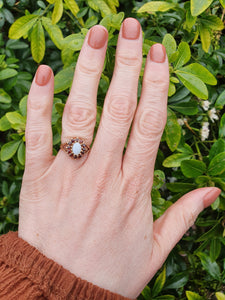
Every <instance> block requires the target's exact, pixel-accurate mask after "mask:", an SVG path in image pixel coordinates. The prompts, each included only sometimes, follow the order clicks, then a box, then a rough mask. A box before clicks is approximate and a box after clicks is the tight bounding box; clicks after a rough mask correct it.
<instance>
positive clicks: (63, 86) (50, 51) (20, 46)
mask: <svg viewBox="0 0 225 300" xmlns="http://www.w3.org/2000/svg"><path fill="white" fill-rule="evenodd" d="M224 14H225V0H220V1H217V0H191V1H190V2H189V1H183V0H169V1H150V2H147V1H126V0H120V1H118V0H87V1H83V0H77V1H76V2H75V1H74V0H64V1H63V0H48V1H34V0H21V1H17V2H16V1H15V0H5V1H2V0H0V29H1V32H0V46H1V48H0V108H1V112H0V114H1V115H0V134H1V141H0V143H1V153H0V158H1V161H0V166H1V171H2V172H1V184H0V185H1V186H0V190H1V195H0V208H1V211H0V233H6V232H7V231H9V230H16V229H17V225H18V198H19V190H20V185H21V179H22V174H23V169H24V162H25V137H24V131H25V124H26V101H27V94H28V91H29V87H30V85H31V81H32V77H33V75H34V73H35V71H36V69H37V66H38V64H39V63H46V64H48V65H50V66H51V67H52V69H53V70H54V72H55V98H54V106H53V112H52V128H53V133H54V137H53V144H54V153H57V151H58V149H59V143H60V134H61V118H62V113H63V108H64V104H65V101H66V97H67V95H68V92H69V88H70V86H71V82H72V78H73V72H74V68H75V65H76V61H77V58H78V54H79V50H80V49H81V47H82V43H83V40H84V37H85V35H86V33H87V31H88V29H89V28H90V27H91V26H93V25H95V24H101V25H103V26H105V27H106V28H107V29H108V31H109V43H108V49H107V54H106V60H105V66H104V71H103V73H102V76H101V80H100V86H99V90H98V107H97V110H98V115H97V124H96V128H97V126H98V123H99V119H100V115H101V111H102V105H103V101H104V96H105V94H106V91H107V89H108V86H109V82H110V79H111V76H112V72H113V66H114V57H115V47H116V43H117V37H118V30H119V29H120V26H121V23H122V21H123V19H124V17H128V16H132V17H135V18H137V19H138V20H139V21H140V23H141V25H142V29H143V41H144V42H143V68H144V62H145V60H146V56H147V53H148V51H149V49H150V47H151V45H153V44H154V43H156V42H160V43H163V44H164V45H165V47H166V50H167V54H168V57H169V62H170V87H169V100H168V120H167V124H166V128H165V130H164V134H163V137H162V142H161V145H160V149H159V152H158V156H157V161H156V167H155V176H154V185H153V190H152V202H153V213H154V218H157V217H159V216H160V215H161V214H162V213H163V212H164V211H165V210H166V209H167V208H168V207H169V206H170V205H171V204H172V203H173V202H174V201H176V200H177V199H178V198H179V197H180V196H182V195H183V194H184V193H186V192H188V191H190V190H192V189H194V188H197V187H204V186H218V187H219V188H221V189H222V193H221V196H220V197H219V198H218V199H217V200H216V202H215V203H214V204H213V205H212V206H211V207H210V208H208V209H207V210H205V211H204V212H203V213H202V214H201V215H200V216H199V218H198V219H197V222H196V225H194V226H193V227H192V228H191V229H190V230H189V231H188V233H187V234H185V236H184V237H183V239H182V240H181V241H180V242H179V244H178V245H177V246H176V247H175V248H174V250H173V251H172V252H171V254H170V255H169V257H168V259H167V261H166V263H165V265H164V266H163V268H162V269H161V270H160V271H159V272H158V274H156V276H155V278H154V279H153V280H152V281H151V283H149V285H148V286H147V287H146V288H145V289H144V291H143V293H142V295H141V296H140V299H146V300H149V299H191V300H194V299H218V300H221V299H222V300H224V299H225V295H224V291H225V239H224V236H225V230H224V227H225V217H224V210H225V113H224V112H225V111H224V104H225V91H224V75H225V64H224V60H225V47H224V46H225V39H224V36H223V35H222V30H223V29H224ZM143 68H142V71H141V76H140V81H139V92H138V96H140V90H141V80H142V76H143Z"/></svg>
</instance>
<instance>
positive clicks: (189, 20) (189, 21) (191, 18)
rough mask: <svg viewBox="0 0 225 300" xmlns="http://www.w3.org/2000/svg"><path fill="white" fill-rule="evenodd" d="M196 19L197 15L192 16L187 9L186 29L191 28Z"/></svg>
mask: <svg viewBox="0 0 225 300" xmlns="http://www.w3.org/2000/svg"><path fill="white" fill-rule="evenodd" d="M196 20H197V17H194V16H192V14H191V11H190V9H187V13H186V23H185V24H186V26H187V29H188V30H191V28H192V27H193V26H194V25H195V22H196Z"/></svg>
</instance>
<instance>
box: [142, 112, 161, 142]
mask: <svg viewBox="0 0 225 300" xmlns="http://www.w3.org/2000/svg"><path fill="white" fill-rule="evenodd" d="M165 123H166V113H165V111H164V110H162V109H159V108H158V109H155V110H153V109H151V110H150V109H148V110H146V111H144V112H143V114H142V115H141V117H140V119H139V122H138V132H139V134H140V135H141V137H142V138H143V137H146V138H147V139H148V140H149V139H150V140H151V141H152V140H154V139H158V138H159V137H160V136H161V135H162V132H163V129H164V126H165Z"/></svg>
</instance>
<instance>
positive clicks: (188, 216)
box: [180, 209, 197, 232]
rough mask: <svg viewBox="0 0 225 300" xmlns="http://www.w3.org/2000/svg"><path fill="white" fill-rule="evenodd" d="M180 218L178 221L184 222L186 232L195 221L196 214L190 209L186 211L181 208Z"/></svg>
mask: <svg viewBox="0 0 225 300" xmlns="http://www.w3.org/2000/svg"><path fill="white" fill-rule="evenodd" d="M180 218H181V222H180V223H181V224H184V232H186V231H187V230H188V229H189V228H190V227H191V226H192V225H193V224H194V223H195V220H196V218H197V216H196V214H195V213H194V212H193V211H191V210H189V211H187V210H184V209H182V210H181V214H180Z"/></svg>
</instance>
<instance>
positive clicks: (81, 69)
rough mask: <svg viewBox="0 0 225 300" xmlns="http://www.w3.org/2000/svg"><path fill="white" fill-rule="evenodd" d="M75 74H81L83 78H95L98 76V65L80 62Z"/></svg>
mask: <svg viewBox="0 0 225 300" xmlns="http://www.w3.org/2000/svg"><path fill="white" fill-rule="evenodd" d="M76 72H78V73H79V74H83V75H84V76H85V77H86V76H88V77H96V76H99V75H100V73H101V69H100V67H99V64H97V63H95V62H94V61H91V62H89V63H88V62H87V61H80V62H79V63H78V64H77V67H76Z"/></svg>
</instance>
